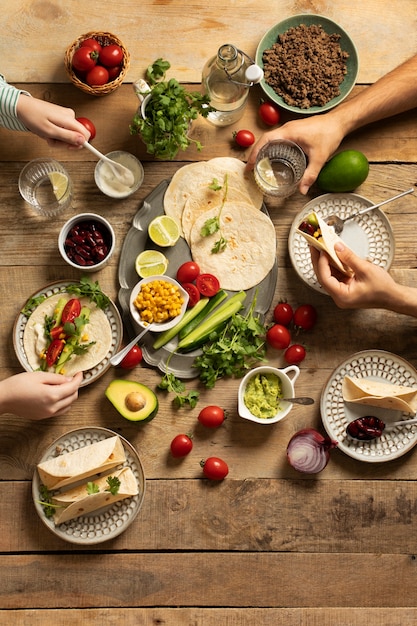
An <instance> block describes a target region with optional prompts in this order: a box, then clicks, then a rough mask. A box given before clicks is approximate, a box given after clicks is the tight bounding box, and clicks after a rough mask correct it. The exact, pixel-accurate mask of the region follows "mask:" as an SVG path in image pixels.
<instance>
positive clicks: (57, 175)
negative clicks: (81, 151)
mask: <svg viewBox="0 0 417 626" xmlns="http://www.w3.org/2000/svg"><path fill="white" fill-rule="evenodd" d="M48 176H49V180H50V181H51V185H52V189H53V192H54V196H55V198H56V199H57V200H58V202H64V200H66V198H67V196H68V193H69V181H68V177H67V176H66V174H63V173H62V172H49V173H48Z"/></svg>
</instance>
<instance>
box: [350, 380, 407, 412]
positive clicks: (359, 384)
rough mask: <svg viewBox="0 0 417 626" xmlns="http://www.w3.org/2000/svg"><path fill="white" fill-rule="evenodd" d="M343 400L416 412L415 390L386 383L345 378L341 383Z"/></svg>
mask: <svg viewBox="0 0 417 626" xmlns="http://www.w3.org/2000/svg"><path fill="white" fill-rule="evenodd" d="M342 395H343V400H345V401H346V402H354V403H357V404H367V405H369V406H375V407H379V408H382V409H393V410H398V411H403V412H405V413H413V414H414V413H416V411H417V388H414V387H406V386H404V385H394V384H392V383H388V382H382V381H375V380H370V379H369V378H353V377H351V376H345V377H344V379H343V382H342Z"/></svg>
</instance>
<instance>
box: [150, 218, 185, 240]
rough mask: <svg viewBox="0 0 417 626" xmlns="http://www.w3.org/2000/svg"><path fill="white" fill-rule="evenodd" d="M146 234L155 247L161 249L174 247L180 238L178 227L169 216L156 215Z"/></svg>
mask: <svg viewBox="0 0 417 626" xmlns="http://www.w3.org/2000/svg"><path fill="white" fill-rule="evenodd" d="M148 234H149V237H150V238H151V239H152V241H153V242H154V243H156V245H158V246H161V247H162V248H167V247H168V246H174V245H175V244H176V243H177V241H178V239H179V238H180V234H181V233H180V227H179V225H178V223H177V221H176V220H175V219H174V218H173V217H171V216H169V215H158V217H155V219H153V220H152V221H151V223H150V224H149V226H148Z"/></svg>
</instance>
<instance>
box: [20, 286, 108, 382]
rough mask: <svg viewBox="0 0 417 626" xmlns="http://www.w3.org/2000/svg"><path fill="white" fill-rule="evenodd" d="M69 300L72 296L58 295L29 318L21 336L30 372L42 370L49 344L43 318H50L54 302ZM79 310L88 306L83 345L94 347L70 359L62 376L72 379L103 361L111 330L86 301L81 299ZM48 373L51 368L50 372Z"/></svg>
mask: <svg viewBox="0 0 417 626" xmlns="http://www.w3.org/2000/svg"><path fill="white" fill-rule="evenodd" d="M62 297H64V298H67V299H68V300H70V299H71V297H72V296H70V295H69V294H65V293H58V294H55V295H53V296H51V297H50V298H47V299H46V300H44V301H43V302H42V303H41V304H40V305H39V306H38V307H37V308H36V309H35V310H34V311H33V313H32V315H31V316H30V317H29V319H28V321H27V323H26V326H25V330H24V333H23V347H24V350H25V353H26V358H27V361H28V363H29V365H30V367H31V368H32V369H33V370H35V371H36V370H38V369H39V368H40V366H41V358H40V355H41V354H42V352H43V351H44V350H45V349H46V347H47V345H48V342H47V338H46V337H45V336H44V323H45V316H46V317H50V316H52V314H53V312H54V309H55V307H56V304H57V302H58V301H59V300H60V298H62ZM80 302H81V306H87V307H88V308H89V309H90V311H91V313H90V320H89V322H88V324H86V325H85V328H84V332H83V336H84V337H85V341H83V342H82V343H90V342H92V341H94V342H95V343H94V344H93V345H92V346H90V347H89V348H88V351H87V352H86V353H84V354H80V355H73V356H72V358H70V359H69V360H68V361H67V362H66V363H65V366H64V369H63V371H62V374H65V376H74V374H76V373H77V372H84V371H86V370H89V369H92V368H93V367H95V366H96V365H98V364H99V363H101V361H102V360H103V359H104V358H105V356H106V355H107V353H108V352H109V350H110V348H111V345H112V330H111V326H110V322H109V320H108V318H107V315H106V314H105V312H104V311H103V310H102V309H100V308H99V307H98V306H97V305H96V304H95V303H94V302H92V301H91V300H90V299H89V298H80ZM49 371H51V372H53V371H54V368H53V367H52V368H50V370H49Z"/></svg>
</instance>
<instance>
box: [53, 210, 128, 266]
mask: <svg viewBox="0 0 417 626" xmlns="http://www.w3.org/2000/svg"><path fill="white" fill-rule="evenodd" d="M83 223H85V224H96V225H97V228H98V229H99V230H100V232H101V233H102V234H103V237H104V240H105V242H106V245H107V249H108V252H107V255H106V256H105V258H104V259H103V260H101V261H97V262H95V263H94V264H93V265H82V264H81V262H79V263H78V262H77V259H79V258H80V255H78V257H75V252H74V253H73V252H71V248H70V247H69V246H68V245H67V243H66V242H68V239H70V238H71V231H72V229H73V228H74V227H76V226H77V225H79V224H83ZM115 247H116V236H115V234H114V230H113V227H112V225H111V224H110V222H108V221H107V220H106V219H105V218H104V217H101V215H96V214H95V213H80V214H78V215H75V216H74V217H72V218H71V219H69V220H68V221H67V222H65V224H64V225H63V227H62V228H61V231H60V233H59V237H58V248H59V252H60V253H61V256H62V258H63V259H64V261H66V262H67V263H68V265H71V267H74V268H75V269H77V270H82V271H83V272H97V271H98V270H101V269H102V268H103V267H104V266H105V265H106V264H107V263H108V262H109V260H110V258H111V256H112V255H113V253H114V250H115ZM81 258H82V257H81Z"/></svg>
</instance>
